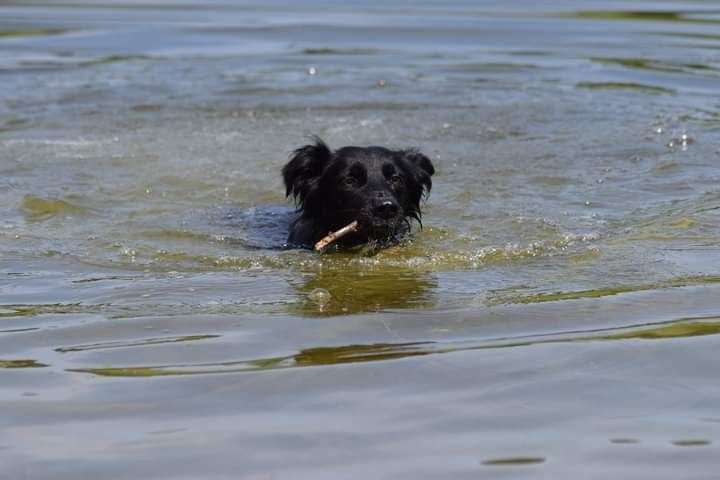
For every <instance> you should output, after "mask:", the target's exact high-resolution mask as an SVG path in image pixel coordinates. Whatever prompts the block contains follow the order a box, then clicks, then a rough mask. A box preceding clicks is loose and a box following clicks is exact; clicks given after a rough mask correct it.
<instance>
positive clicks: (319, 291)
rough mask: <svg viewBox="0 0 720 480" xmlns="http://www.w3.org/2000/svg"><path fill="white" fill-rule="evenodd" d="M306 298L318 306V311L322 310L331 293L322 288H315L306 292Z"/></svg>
mask: <svg viewBox="0 0 720 480" xmlns="http://www.w3.org/2000/svg"><path fill="white" fill-rule="evenodd" d="M308 298H309V299H310V300H311V301H312V302H315V303H316V304H317V305H318V307H320V311H323V309H324V308H325V305H327V304H328V302H330V299H331V298H332V295H331V294H330V292H328V291H327V290H325V289H324V288H316V289H314V290H313V291H312V292H310V293H309V294H308Z"/></svg>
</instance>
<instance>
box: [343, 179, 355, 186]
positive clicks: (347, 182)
mask: <svg viewBox="0 0 720 480" xmlns="http://www.w3.org/2000/svg"><path fill="white" fill-rule="evenodd" d="M357 183H358V182H357V180H356V179H355V178H354V177H345V178H344V179H343V181H342V184H343V185H345V186H346V187H354V186H355V185H357Z"/></svg>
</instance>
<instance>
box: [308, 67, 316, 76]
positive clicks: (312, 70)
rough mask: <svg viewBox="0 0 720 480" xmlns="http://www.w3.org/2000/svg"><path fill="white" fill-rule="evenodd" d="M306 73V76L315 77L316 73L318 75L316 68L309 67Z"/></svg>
mask: <svg viewBox="0 0 720 480" xmlns="http://www.w3.org/2000/svg"><path fill="white" fill-rule="evenodd" d="M307 73H308V75H317V73H318V72H317V68H315V67H310V68H308V69H307Z"/></svg>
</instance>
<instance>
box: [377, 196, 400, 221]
mask: <svg viewBox="0 0 720 480" xmlns="http://www.w3.org/2000/svg"><path fill="white" fill-rule="evenodd" d="M398 211H400V208H399V207H398V206H397V204H396V203H395V202H392V201H390V200H384V201H381V202H380V203H378V204H377V205H375V208H374V212H375V215H377V216H378V217H380V218H385V219H390V218H393V217H396V216H397V214H398Z"/></svg>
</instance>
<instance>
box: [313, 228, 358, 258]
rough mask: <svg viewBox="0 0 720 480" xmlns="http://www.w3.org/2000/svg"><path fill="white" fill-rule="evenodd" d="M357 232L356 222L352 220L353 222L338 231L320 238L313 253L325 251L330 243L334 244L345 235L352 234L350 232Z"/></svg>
mask: <svg viewBox="0 0 720 480" xmlns="http://www.w3.org/2000/svg"><path fill="white" fill-rule="evenodd" d="M357 231H358V222H357V220H354V221H353V222H351V223H349V224H347V225H345V226H344V227H342V228H341V229H340V230H336V231H334V232H330V233H328V234H327V235H326V236H324V237H323V238H321V239H320V241H318V242H317V243H316V244H315V251H316V252H320V251H322V250H323V249H325V248H326V247H327V246H328V245H330V244H331V243H334V242H337V241H338V240H340V239H341V238H342V237H344V236H345V235H347V234H349V233H352V232H357Z"/></svg>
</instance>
